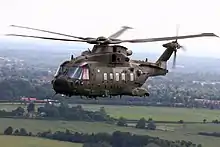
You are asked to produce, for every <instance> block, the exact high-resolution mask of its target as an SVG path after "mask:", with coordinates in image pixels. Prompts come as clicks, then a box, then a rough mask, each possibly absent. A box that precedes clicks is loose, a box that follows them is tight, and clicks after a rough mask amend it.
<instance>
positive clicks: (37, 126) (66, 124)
mask: <svg viewBox="0 0 220 147" xmlns="http://www.w3.org/2000/svg"><path fill="white" fill-rule="evenodd" d="M8 126H12V127H13V128H14V129H15V128H22V127H24V128H25V129H26V130H27V131H31V132H33V133H37V132H41V131H47V130H49V129H50V130H51V131H58V130H60V131H62V130H63V131H64V130H65V129H69V130H72V131H77V132H84V133H93V132H94V133H97V132H108V133H112V132H114V131H117V130H118V131H123V132H131V133H134V134H141V135H150V136H157V137H160V138H163V139H168V140H188V141H192V142H194V143H197V144H202V145H203V146H204V147H210V146H211V147H218V146H219V144H220V140H219V138H217V137H208V136H199V135H197V133H198V132H199V131H207V132H209V131H210V132H212V131H216V132H217V131H220V127H219V125H218V124H185V125H183V124H157V128H158V130H155V131H150V130H143V129H136V128H131V127H118V126H116V125H111V124H106V123H98V122H82V121H48V120H30V119H8V118H7V119H6V118H0V132H3V131H4V129H5V128H6V127H8Z"/></svg>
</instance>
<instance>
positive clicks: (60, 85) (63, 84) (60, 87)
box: [52, 78, 71, 93]
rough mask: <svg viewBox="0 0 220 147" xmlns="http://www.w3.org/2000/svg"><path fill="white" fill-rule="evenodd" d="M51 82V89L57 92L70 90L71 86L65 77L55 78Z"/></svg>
mask: <svg viewBox="0 0 220 147" xmlns="http://www.w3.org/2000/svg"><path fill="white" fill-rule="evenodd" d="M52 83H53V89H54V90H55V91H56V92H57V93H63V92H68V91H70V90H71V87H70V85H69V82H68V81H67V80H66V79H63V78H62V79H61V78H60V79H55V80H53V81H52Z"/></svg>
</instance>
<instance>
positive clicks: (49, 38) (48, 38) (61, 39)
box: [6, 34, 87, 42]
mask: <svg viewBox="0 0 220 147" xmlns="http://www.w3.org/2000/svg"><path fill="white" fill-rule="evenodd" d="M6 36H19V37H30V38H39V39H47V40H59V41H77V42H87V41H86V40H74V39H64V38H52V37H41V36H29V35H19V34H6Z"/></svg>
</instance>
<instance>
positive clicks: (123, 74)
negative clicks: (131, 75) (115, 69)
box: [121, 73, 125, 81]
mask: <svg viewBox="0 0 220 147" xmlns="http://www.w3.org/2000/svg"><path fill="white" fill-rule="evenodd" d="M121 80H122V81H125V73H121Z"/></svg>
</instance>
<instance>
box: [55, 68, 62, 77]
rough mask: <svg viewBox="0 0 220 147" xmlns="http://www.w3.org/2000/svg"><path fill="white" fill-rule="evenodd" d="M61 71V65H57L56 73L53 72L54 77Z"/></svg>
mask: <svg viewBox="0 0 220 147" xmlns="http://www.w3.org/2000/svg"><path fill="white" fill-rule="evenodd" d="M61 72H62V67H61V66H59V67H58V68H57V71H56V73H55V75H54V76H55V77H56V76H58V75H59V74H60V73H61Z"/></svg>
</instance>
